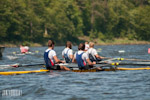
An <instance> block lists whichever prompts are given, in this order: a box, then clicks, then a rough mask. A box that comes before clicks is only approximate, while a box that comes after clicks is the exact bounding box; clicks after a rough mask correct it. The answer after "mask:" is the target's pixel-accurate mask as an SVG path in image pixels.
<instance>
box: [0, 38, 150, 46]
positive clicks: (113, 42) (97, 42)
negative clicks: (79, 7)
mask: <svg viewBox="0 0 150 100" xmlns="http://www.w3.org/2000/svg"><path fill="white" fill-rule="evenodd" d="M78 40H79V41H81V42H82V43H83V42H85V41H87V42H91V41H92V42H94V43H95V45H144V44H150V41H138V40H129V39H128V38H114V39H112V40H105V41H102V40H100V39H98V38H97V39H91V38H89V37H87V36H82V37H78ZM71 42H72V43H73V45H74V46H76V45H78V44H79V43H80V42H79V43H78V44H77V43H74V42H73V41H71ZM21 44H26V45H27V46H30V47H42V46H47V42H45V43H44V44H43V43H33V42H27V41H25V43H22V42H16V43H10V42H9V43H8V42H4V43H2V44H0V47H19V46H20V45H21ZM56 46H65V42H64V43H62V42H57V43H56Z"/></svg>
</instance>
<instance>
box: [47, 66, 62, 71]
mask: <svg viewBox="0 0 150 100" xmlns="http://www.w3.org/2000/svg"><path fill="white" fill-rule="evenodd" d="M46 69H48V70H61V68H60V66H59V65H54V66H51V67H47V68H46Z"/></svg>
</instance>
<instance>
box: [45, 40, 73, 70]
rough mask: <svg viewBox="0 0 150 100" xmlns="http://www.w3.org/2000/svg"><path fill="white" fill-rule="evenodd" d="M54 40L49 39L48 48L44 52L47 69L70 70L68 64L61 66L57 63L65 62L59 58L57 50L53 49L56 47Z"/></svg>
mask: <svg viewBox="0 0 150 100" xmlns="http://www.w3.org/2000/svg"><path fill="white" fill-rule="evenodd" d="M54 44H55V43H54V41H52V40H49V41H48V49H46V51H45V53H44V61H45V65H46V69H49V70H68V71H69V70H70V69H69V68H67V67H66V66H59V65H55V63H64V61H61V60H59V59H58V58H57V56H56V52H55V51H54V50H53V49H54Z"/></svg>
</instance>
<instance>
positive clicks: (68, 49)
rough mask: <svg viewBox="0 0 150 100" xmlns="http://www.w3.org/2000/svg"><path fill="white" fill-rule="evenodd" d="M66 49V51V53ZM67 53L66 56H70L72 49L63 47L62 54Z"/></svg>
mask: <svg viewBox="0 0 150 100" xmlns="http://www.w3.org/2000/svg"><path fill="white" fill-rule="evenodd" d="M67 51H68V53H67ZM66 53H67V56H68V57H69V58H70V55H73V50H72V49H70V48H65V49H64V50H63V51H62V56H64V54H66Z"/></svg>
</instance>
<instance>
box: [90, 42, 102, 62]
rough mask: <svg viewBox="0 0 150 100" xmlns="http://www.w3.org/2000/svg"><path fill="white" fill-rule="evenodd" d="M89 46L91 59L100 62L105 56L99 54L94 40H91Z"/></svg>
mask: <svg viewBox="0 0 150 100" xmlns="http://www.w3.org/2000/svg"><path fill="white" fill-rule="evenodd" d="M89 46H90V48H89V49H88V51H87V53H88V55H89V58H90V60H91V61H92V62H93V61H96V62H99V61H101V60H102V58H104V57H101V56H99V55H98V53H97V51H96V49H94V43H93V42H90V43H89Z"/></svg>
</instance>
